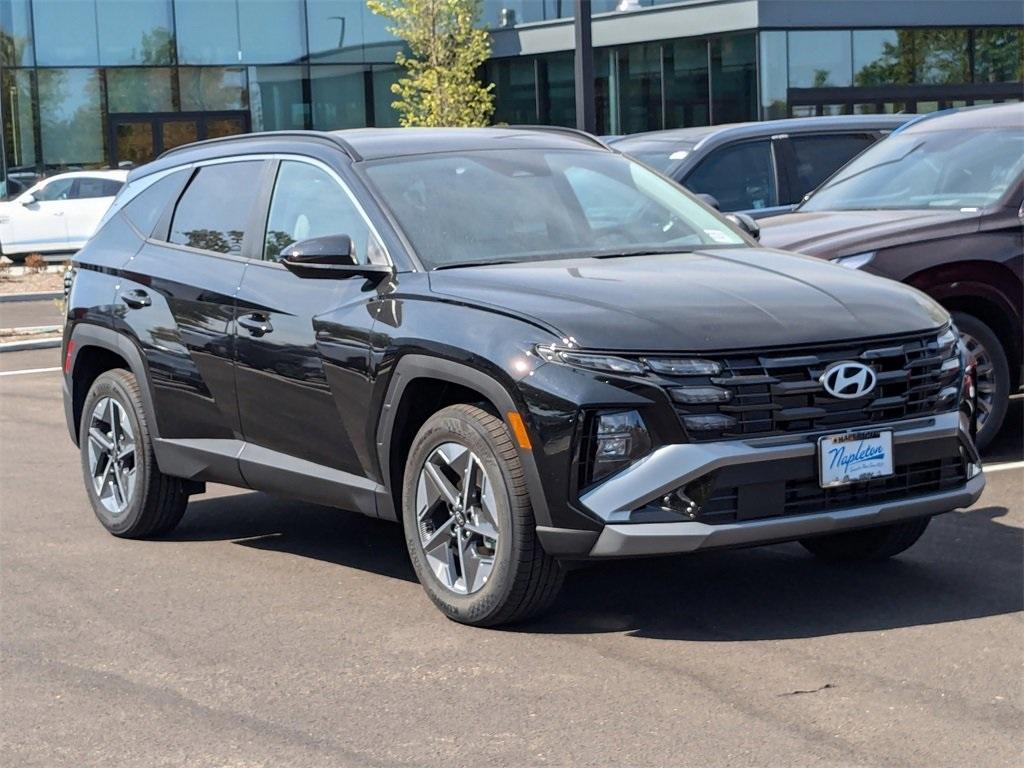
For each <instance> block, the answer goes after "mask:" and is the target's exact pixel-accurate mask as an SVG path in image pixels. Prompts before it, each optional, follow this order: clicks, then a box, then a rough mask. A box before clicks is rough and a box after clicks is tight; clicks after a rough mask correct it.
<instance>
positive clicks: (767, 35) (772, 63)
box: [760, 32, 789, 120]
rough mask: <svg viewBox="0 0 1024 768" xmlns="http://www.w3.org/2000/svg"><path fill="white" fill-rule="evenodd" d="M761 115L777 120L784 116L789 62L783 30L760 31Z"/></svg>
mask: <svg viewBox="0 0 1024 768" xmlns="http://www.w3.org/2000/svg"><path fill="white" fill-rule="evenodd" d="M760 54H761V117H762V119H765V120H777V119H778V118H780V117H785V116H786V98H787V91H788V89H789V75H788V71H789V64H788V58H787V55H786V33H785V32H762V33H761V51H760Z"/></svg>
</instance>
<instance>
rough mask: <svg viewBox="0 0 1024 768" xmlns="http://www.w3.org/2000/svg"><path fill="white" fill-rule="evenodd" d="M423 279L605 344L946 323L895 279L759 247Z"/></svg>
mask: <svg viewBox="0 0 1024 768" xmlns="http://www.w3.org/2000/svg"><path fill="white" fill-rule="evenodd" d="M430 285H431V290H432V292H433V293H434V294H435V295H439V296H441V297H449V298H451V299H452V300H458V301H460V302H464V303H468V304H473V305H477V306H482V307H487V308H491V309H498V310H501V311H505V312H508V313H509V314H513V315H515V316H518V317H522V318H524V319H528V320H530V321H532V322H535V323H538V324H541V325H544V326H546V327H548V328H549V329H551V330H552V331H553V332H555V333H557V334H558V335H559V336H562V337H564V338H567V339H573V340H574V341H575V342H576V343H577V344H579V345H580V346H581V347H583V348H586V349H600V350H609V351H611V350H620V351H637V352H639V351H650V352H655V351H679V352H682V351H701V350H704V351H712V350H727V349H749V348H755V347H773V346H793V345H798V344H812V343H821V342H829V341H838V340H846V339H855V338H867V337H876V336H888V335H893V334H900V333H907V332H911V331H919V330H926V329H932V328H936V327H938V326H940V325H942V324H943V323H944V322H945V321H946V319H947V315H946V312H945V310H943V309H942V308H941V307H939V306H938V304H936V303H935V302H934V301H932V300H931V299H929V298H928V297H927V296H925V295H924V294H922V293H920V292H918V291H916V290H914V289H912V288H908V287H906V286H904V285H901V284H899V283H895V282H892V281H890V280H885V279H883V278H879V277H875V276H873V275H868V274H864V273H861V272H858V271H855V270H849V269H844V268H842V267H837V266H834V265H831V264H828V263H826V262H822V261H820V260H817V259H812V258H807V257H803V256H794V255H792V254H786V253H781V252H778V251H772V250H769V249H755V248H735V249H732V248H730V249H723V250H717V249H716V250H708V251H698V252H692V253H680V254H659V255H651V256H631V257H623V258H614V259H571V260H561V261H544V262H532V263H526V264H508V265H495V266H479V267H463V268H457V269H450V270H441V271H435V272H431V273H430Z"/></svg>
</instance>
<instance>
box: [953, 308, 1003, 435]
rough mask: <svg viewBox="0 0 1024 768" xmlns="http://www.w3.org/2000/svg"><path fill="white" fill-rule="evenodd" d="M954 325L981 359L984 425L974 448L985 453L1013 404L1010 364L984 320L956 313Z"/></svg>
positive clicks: (980, 400)
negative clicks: (1011, 402)
mask: <svg viewBox="0 0 1024 768" xmlns="http://www.w3.org/2000/svg"><path fill="white" fill-rule="evenodd" d="M953 322H954V323H955V324H956V327H957V330H958V331H960V338H961V339H962V340H963V341H964V344H965V346H967V348H968V351H969V352H973V353H975V356H976V357H977V362H978V416H979V420H981V422H982V423H980V424H979V426H978V434H977V436H976V437H975V439H974V444H975V445H976V446H977V447H978V449H979V450H981V449H982V448H985V447H986V446H988V444H989V443H991V442H992V439H993V438H994V437H995V436H996V435H997V434H998V433H999V429H1000V427H1002V426H1003V420H1004V419H1005V418H1006V410H1007V408H1008V407H1009V404H1010V363H1009V361H1008V360H1007V359H1006V350H1005V349H1003V344H1002V342H1000V341H999V337H998V336H996V335H995V333H994V332H993V331H992V329H991V328H989V327H988V326H987V325H986V324H985V323H983V322H982V321H981V320H979V319H978V318H976V317H975V316H974V315H969V314H967V313H965V312H954V313H953ZM986 389H988V390H989V391H985V390H986ZM983 397H984V399H983ZM985 409H987V410H985ZM983 414H984V415H983Z"/></svg>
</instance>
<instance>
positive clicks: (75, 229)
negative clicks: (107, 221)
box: [64, 176, 122, 248]
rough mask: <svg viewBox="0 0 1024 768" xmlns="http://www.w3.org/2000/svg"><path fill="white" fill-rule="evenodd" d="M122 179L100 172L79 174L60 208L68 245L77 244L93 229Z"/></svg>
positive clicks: (112, 198)
mask: <svg viewBox="0 0 1024 768" xmlns="http://www.w3.org/2000/svg"><path fill="white" fill-rule="evenodd" d="M121 186H122V182H120V181H118V180H117V179H110V178H104V177H102V176H80V177H78V178H77V179H75V183H74V185H73V186H72V187H71V196H70V197H69V198H68V200H67V203H66V205H65V208H64V221H65V222H66V224H67V228H68V247H69V248H81V247H82V246H83V245H85V241H86V240H88V239H89V238H90V237H92V233H93V232H95V231H96V225H97V224H99V222H100V219H102V218H103V214H104V213H106V212H107V208H109V207H110V204H111V203H112V202H114V196H115V195H117V192H118V190H120V189H121Z"/></svg>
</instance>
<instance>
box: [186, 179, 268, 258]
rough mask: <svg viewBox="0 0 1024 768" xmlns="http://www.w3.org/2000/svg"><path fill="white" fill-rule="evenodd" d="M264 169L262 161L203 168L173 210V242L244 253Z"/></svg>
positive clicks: (211, 249)
mask: <svg viewBox="0 0 1024 768" xmlns="http://www.w3.org/2000/svg"><path fill="white" fill-rule="evenodd" d="M262 169H263V162H262V161H247V162H241V163H222V164H220V165H207V166H205V167H203V168H200V169H199V170H198V171H197V172H196V175H195V177H194V178H193V179H192V182H191V183H190V184H189V185H188V188H187V189H186V190H185V194H184V195H182V197H181V200H180V201H178V206H177V208H176V209H175V211H174V218H173V219H172V220H171V235H170V240H171V242H172V243H179V244H180V245H187V246H190V247H192V248H201V249H203V250H206V251H217V252H218V253H233V254H235V255H237V254H239V253H241V251H242V240H243V239H244V237H245V229H246V225H247V224H248V223H249V217H250V214H251V213H252V208H253V206H254V205H256V196H257V195H258V194H259V177H260V172H261V171H262Z"/></svg>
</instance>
